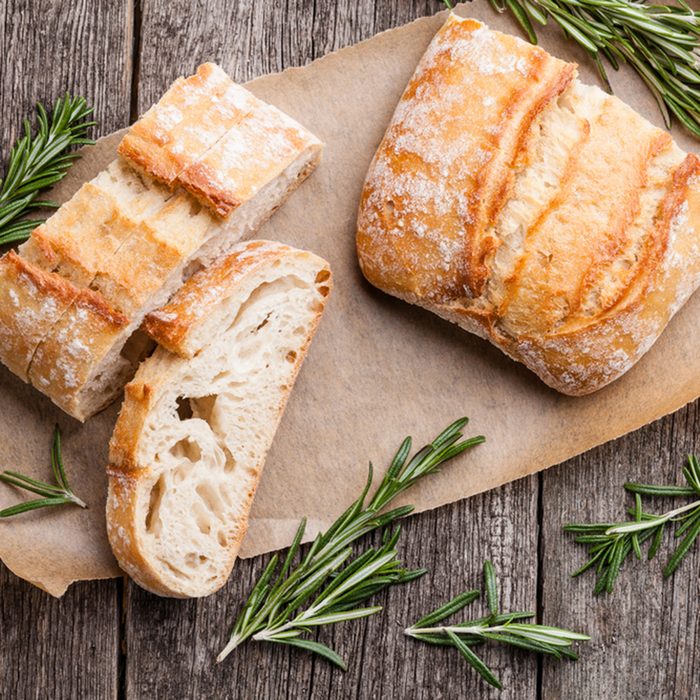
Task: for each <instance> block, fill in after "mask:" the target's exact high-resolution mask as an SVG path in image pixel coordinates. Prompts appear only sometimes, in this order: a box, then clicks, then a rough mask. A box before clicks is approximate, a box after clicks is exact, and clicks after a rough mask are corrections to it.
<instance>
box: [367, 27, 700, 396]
mask: <svg viewBox="0 0 700 700" xmlns="http://www.w3.org/2000/svg"><path fill="white" fill-rule="evenodd" d="M533 52H534V53H533ZM455 54H456V55H457V56H459V57H460V59H461V60H460V61H459V62H458V65H457V66H455V61H454V60H453V59H454V58H455ZM443 57H446V58H447V59H449V60H443ZM551 61H554V59H551V60H548V59H547V58H546V55H545V56H543V55H542V53H541V52H540V51H539V50H535V49H533V48H532V47H529V46H527V45H525V44H523V43H521V42H519V41H518V40H516V39H514V38H512V37H504V36H503V35H501V34H498V33H497V32H491V31H489V30H488V29H486V28H485V27H484V26H483V25H481V24H480V23H478V22H475V21H473V20H461V19H459V18H457V17H456V16H454V15H452V16H450V18H449V19H448V21H447V22H446V24H445V26H444V27H443V28H442V29H441V30H440V31H439V32H438V34H437V35H436V37H435V39H434V41H433V44H432V45H431V47H430V48H429V49H428V51H427V52H426V56H425V57H424V58H423V60H422V61H421V64H420V65H419V67H418V69H417V71H416V74H415V75H414V77H413V78H412V80H411V82H410V83H409V87H408V88H407V90H406V92H405V93H404V96H403V97H402V100H401V102H400V103H399V106H398V107H397V110H396V113H395V115H394V119H393V121H392V123H391V124H390V126H389V128H388V130H387V133H386V135H385V137H384V140H383V142H382V144H380V146H379V149H378V151H377V154H376V156H375V159H374V161H373V163H372V165H371V167H370V170H369V172H368V176H367V181H366V183H365V188H364V191H363V193H362V197H361V204H360V211H359V214H358V232H357V250H358V257H359V260H360V266H361V268H362V271H363V273H364V274H365V276H366V277H367V278H368V279H369V281H370V282H372V283H373V284H375V285H376V286H378V287H380V288H381V289H384V290H385V291H387V292H389V293H391V294H394V295H396V296H399V297H400V298H403V299H406V300H408V301H411V302H413V303H416V304H419V305H421V306H423V307H425V308H427V309H430V310H432V311H435V312H436V313H438V314H439V315H441V316H443V317H444V318H447V319H448V320H450V321H452V322H455V323H458V324H459V325H461V326H462V327H464V328H466V329H467V330H470V331H471V332H474V333H477V334H478V335H480V336H482V337H485V338H488V339H489V340H491V341H492V342H493V343H494V344H496V345H497V346H499V347H500V348H501V349H502V350H504V351H505V352H506V353H507V354H508V355H510V356H511V357H513V358H514V359H516V360H519V361H521V362H523V363H524V364H526V365H527V366H528V367H530V369H532V370H533V371H535V372H536V373H537V374H538V375H539V376H540V377H541V378H542V379H543V380H544V381H545V382H547V383H548V384H549V385H550V386H553V387H554V388H556V389H558V390H559V391H562V392H564V393H568V394H576V395H580V394H586V393H590V392H592V391H595V390H596V389H599V388H600V387H602V386H604V385H605V384H607V383H609V382H610V381H612V380H614V379H616V378H617V377H619V376H620V375H621V374H623V373H624V372H625V371H627V369H629V368H630V367H631V366H632V365H633V364H634V363H635V362H636V361H637V360H638V359H639V358H640V357H641V356H642V355H643V354H644V352H646V351H647V350H648V349H649V347H650V346H651V344H652V343H653V342H654V341H655V340H656V338H657V337H658V335H659V334H660V333H661V332H662V330H663V328H664V327H665V325H666V323H667V322H668V320H669V319H670V317H671V316H672V315H673V313H675V311H676V310H677V308H678V307H679V306H680V304H682V303H683V302H684V301H685V299H687V297H688V295H689V294H690V293H691V292H692V291H693V290H694V289H695V288H696V287H697V286H698V284H700V242H699V243H696V242H695V241H697V235H698V231H696V225H697V222H698V221H699V219H698V213H699V212H698V211H697V207H696V205H695V203H694V202H695V198H696V195H695V193H696V191H697V187H698V186H697V181H698V172H697V162H698V161H697V158H696V156H694V155H691V156H688V157H685V159H684V154H683V153H682V151H680V149H678V148H677V147H676V146H675V144H673V142H672V140H671V138H670V136H669V135H668V134H667V133H665V132H663V131H661V130H659V129H656V128H655V127H653V126H652V125H651V124H649V123H648V122H646V121H645V120H644V119H643V118H642V117H640V116H639V115H638V114H636V113H635V112H633V110H631V109H630V108H629V107H627V106H626V105H624V104H623V103H622V102H620V101H619V100H617V99H616V98H614V97H607V96H605V95H603V94H602V93H601V92H600V91H598V90H597V89H595V88H589V87H586V86H582V85H581V84H580V83H578V81H576V80H574V67H573V66H567V65H565V64H560V63H559V62H554V63H552V62H551ZM518 64H520V70H518V68H517V66H518ZM547 66H549V71H548V70H547ZM496 72H497V73H498V80H493V74H494V73H496ZM487 77H488V78H490V80H486V78H487ZM482 85H483V87H482ZM528 95H529V96H530V97H529V98H528ZM528 99H529V101H528ZM525 102H527V104H528V107H527V109H523V108H522V105H523V104H524V103H525ZM494 105H496V106H498V110H497V111H489V108H490V107H492V106H494ZM455 113H459V114H462V115H463V119H462V121H458V122H457V123H459V124H460V127H461V130H460V131H455V130H453V129H452V124H453V120H454V119H455V117H454V114H455ZM407 134H408V135H410V138H408V136H407ZM495 143H497V144H498V149H496V150H489V149H490V148H492V146H493V144H495ZM461 148H468V149H471V152H470V153H471V155H470V154H466V155H463V154H462V151H461V150H460V149H461ZM480 151H481V152H484V153H485V154H486V155H483V156H481V157H480V160H481V162H480V163H475V160H474V158H475V157H474V155H473V154H474V153H475V152H476V153H477V154H479V153H480ZM455 154H456V155H455ZM470 157H471V158H472V160H471V161H469V160H468V159H469V158H470ZM477 160H479V159H478V158H477ZM465 163H467V165H466V166H465ZM470 164H471V165H470ZM475 165H476V167H474V166H475ZM523 183H525V184H527V187H525V185H524V184H523ZM681 272H682V273H683V274H681Z"/></svg>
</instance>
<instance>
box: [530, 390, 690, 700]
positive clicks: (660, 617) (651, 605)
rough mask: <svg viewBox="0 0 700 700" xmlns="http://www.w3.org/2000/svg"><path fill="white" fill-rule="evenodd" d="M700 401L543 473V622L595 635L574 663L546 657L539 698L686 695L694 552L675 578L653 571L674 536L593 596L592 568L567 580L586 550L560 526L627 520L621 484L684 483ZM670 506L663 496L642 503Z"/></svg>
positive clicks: (657, 569)
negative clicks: (610, 590) (609, 589)
mask: <svg viewBox="0 0 700 700" xmlns="http://www.w3.org/2000/svg"><path fill="white" fill-rule="evenodd" d="M699 428H700V404H699V403H695V404H692V405H690V406H688V407H686V408H685V409H683V410H681V411H678V413H676V414H674V415H672V416H669V417H667V418H665V419H663V420H661V421H658V422H656V423H654V424H652V425H650V426H647V427H646V428H644V429H642V430H640V431H638V432H636V433H633V434H631V435H629V436H627V437H624V438H621V439H619V440H616V441H614V442H612V443H609V444H607V445H603V446H601V447H599V448H597V449H595V450H592V451H591V452H588V453H587V454H585V455H583V456H581V457H578V458H576V459H573V460H570V461H569V462H567V463H566V464H564V465H562V466H560V467H558V468H556V469H553V470H550V471H549V472H546V473H545V474H544V475H543V480H544V482H543V503H544V519H543V520H544V521H543V525H542V532H543V561H544V567H543V569H542V572H541V575H542V577H543V581H542V586H543V609H544V617H545V620H549V621H552V622H556V623H558V624H561V625H563V626H568V627H570V628H572V629H579V630H582V631H587V632H588V633H589V634H590V635H592V636H593V642H592V643H591V644H588V645H586V646H585V647H584V648H583V649H582V656H581V660H580V661H579V662H578V663H577V664H568V663H567V664H556V663H549V662H548V661H547V662H545V663H544V668H543V695H542V697H543V698H552V699H553V700H554V699H555V698H563V697H566V698H572V699H575V698H582V699H583V698H599V697H609V698H626V699H630V700H633V699H635V698H639V699H642V698H691V697H697V695H698V688H699V686H698V676H697V667H698V663H699V662H700V615H699V614H698V613H699V612H700V605H699V603H698V601H699V600H700V595H699V594H700V578H699V577H698V571H699V570H700V549H698V548H697V547H696V548H695V550H694V551H693V552H692V553H691V554H690V555H689V556H688V559H687V560H686V561H685V562H684V563H683V564H682V567H681V569H679V570H678V571H677V573H676V575H675V576H674V577H673V578H672V579H669V580H666V581H665V580H664V579H663V578H662V576H661V570H662V568H663V566H664V564H665V562H666V559H667V557H666V556H664V555H663V552H668V551H669V547H670V545H671V540H672V538H670V537H667V539H666V546H664V547H663V548H662V552H661V553H660V555H659V556H657V558H656V559H655V560H654V561H652V562H651V563H649V562H646V561H642V562H638V561H636V560H631V561H630V562H629V563H628V564H627V565H626V566H625V567H624V569H623V571H622V573H621V575H620V577H619V579H618V582H617V584H616V586H615V590H614V591H613V593H612V594H610V595H607V596H606V595H603V596H600V597H598V598H594V597H593V595H592V587H593V582H594V576H593V574H592V573H591V572H589V573H588V574H586V575H584V576H582V577H581V578H579V579H575V580H571V579H570V578H569V574H570V573H571V572H572V571H575V570H576V569H577V568H578V567H579V566H581V565H582V564H583V563H584V561H585V560H584V554H585V549H584V548H583V547H582V546H580V545H576V544H574V543H573V542H572V541H571V537H570V536H568V535H566V534H564V533H562V531H561V526H562V524H563V523H566V522H573V521H581V522H593V521H601V522H605V521H608V520H613V521H615V520H619V519H625V514H624V510H625V508H626V507H629V506H631V505H632V504H633V503H632V499H631V498H630V497H629V496H626V495H625V493H624V492H623V488H622V485H623V483H624V482H625V481H628V480H634V481H643V482H651V483H669V484H672V483H682V477H681V475H680V471H681V467H682V465H683V463H684V459H685V455H686V454H688V453H690V452H693V451H697V449H698V447H699V446H700V445H698V440H697V435H698V429H699ZM650 504H652V505H653V509H654V510H656V509H658V510H659V512H663V511H664V510H666V509H667V508H669V501H668V500H667V499H665V500H664V499H658V500H655V501H650Z"/></svg>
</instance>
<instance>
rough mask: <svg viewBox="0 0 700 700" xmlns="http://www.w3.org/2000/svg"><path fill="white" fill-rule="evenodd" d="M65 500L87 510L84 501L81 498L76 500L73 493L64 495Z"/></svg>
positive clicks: (76, 497)
mask: <svg viewBox="0 0 700 700" xmlns="http://www.w3.org/2000/svg"><path fill="white" fill-rule="evenodd" d="M66 498H67V499H68V500H69V501H70V502H71V503H75V505H76V506H80V507H81V508H87V507H88V505H87V503H85V501H84V500H83V499H82V498H78V496H76V495H75V494H74V493H69V494H67V495H66Z"/></svg>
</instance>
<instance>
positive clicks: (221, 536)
mask: <svg viewBox="0 0 700 700" xmlns="http://www.w3.org/2000/svg"><path fill="white" fill-rule="evenodd" d="M216 541H217V542H218V543H219V546H220V547H228V537H226V533H225V532H222V531H221V530H219V531H218V532H217V533H216Z"/></svg>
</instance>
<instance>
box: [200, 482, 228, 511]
mask: <svg viewBox="0 0 700 700" xmlns="http://www.w3.org/2000/svg"><path fill="white" fill-rule="evenodd" d="M195 491H196V492H197V495H198V496H199V497H200V498H201V499H202V503H204V505H205V506H206V508H207V510H209V512H210V513H212V514H213V515H215V516H216V517H217V518H218V519H219V520H221V519H222V518H223V517H224V515H225V513H224V508H223V503H222V502H221V498H220V496H219V494H218V493H217V492H216V490H215V489H214V488H213V487H212V485H211V484H210V483H209V482H206V481H205V482H202V483H201V484H199V485H198V486H197V488H196V489H195Z"/></svg>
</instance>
